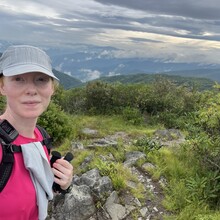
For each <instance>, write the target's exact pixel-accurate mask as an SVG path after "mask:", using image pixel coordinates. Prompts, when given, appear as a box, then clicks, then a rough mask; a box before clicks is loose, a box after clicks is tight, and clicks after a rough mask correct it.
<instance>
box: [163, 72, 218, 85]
mask: <svg viewBox="0 0 220 220" xmlns="http://www.w3.org/2000/svg"><path fill="white" fill-rule="evenodd" d="M163 74H168V75H177V76H186V77H199V78H207V79H211V80H213V81H216V82H219V83H220V69H194V70H181V71H170V72H163Z"/></svg>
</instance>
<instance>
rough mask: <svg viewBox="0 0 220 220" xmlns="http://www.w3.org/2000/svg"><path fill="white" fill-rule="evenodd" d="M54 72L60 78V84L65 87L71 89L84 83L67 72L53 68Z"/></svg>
mask: <svg viewBox="0 0 220 220" xmlns="http://www.w3.org/2000/svg"><path fill="white" fill-rule="evenodd" d="M53 73H54V75H55V76H56V77H58V78H59V80H60V85H62V86H63V88H64V89H70V88H73V87H77V86H79V85H81V84H82V82H81V81H80V80H78V79H76V78H74V77H72V76H69V75H67V74H65V73H62V72H59V71H57V70H55V69H53Z"/></svg>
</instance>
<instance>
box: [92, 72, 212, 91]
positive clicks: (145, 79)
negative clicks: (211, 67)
mask: <svg viewBox="0 0 220 220" xmlns="http://www.w3.org/2000/svg"><path fill="white" fill-rule="evenodd" d="M158 77H164V78H166V79H168V80H170V81H172V82H174V83H175V84H176V85H183V84H185V85H186V86H189V87H191V86H197V87H198V88H199V89H200V90H209V89H212V86H213V85H214V81H212V80H210V79H206V78H197V77H183V76H176V75H167V74H144V73H140V74H134V75H119V76H111V77H101V78H99V79H98V80H100V81H104V82H108V83H114V82H120V83H123V84H128V83H152V82H154V81H155V80H156V79H157V78H158ZM94 81H95V80H94Z"/></svg>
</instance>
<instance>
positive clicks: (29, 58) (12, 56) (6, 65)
mask: <svg viewBox="0 0 220 220" xmlns="http://www.w3.org/2000/svg"><path fill="white" fill-rule="evenodd" d="M31 72H41V73H44V74H46V75H48V76H51V77H52V78H54V79H56V80H59V79H58V78H57V77H56V76H55V75H54V73H53V71H52V66H51V60H50V57H49V56H48V55H47V54H46V53H45V52H44V51H43V50H41V49H39V48H38V47H33V46H29V45H16V46H10V47H8V49H6V50H5V51H4V53H3V54H2V56H1V58H0V73H1V74H3V75H4V76H15V75H20V74H23V73H31Z"/></svg>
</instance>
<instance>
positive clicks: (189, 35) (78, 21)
mask: <svg viewBox="0 0 220 220" xmlns="http://www.w3.org/2000/svg"><path fill="white" fill-rule="evenodd" d="M219 11H220V2H219V1H217V0H209V1H207V0H200V1H191V0H185V1H180V0H167V1H164V0H136V1H131V0H120V1H118V0H108V1H104V0H96V1H93V0H83V1H80V0H75V1H72V0H65V1H58V0H47V1H43V0H36V1H28V0H19V1H14V0H7V1H1V2H0V19H1V22H0V29H1V30H2V31H1V35H0V40H9V41H19V42H25V43H33V44H41V45H44V46H52V45H54V46H60V47H62V46H65V47H70V46H71V45H74V44H92V45H98V46H112V47H115V48H118V49H119V50H118V51H117V52H115V53H114V55H115V56H122V57H123V56H128V57H130V56H141V57H145V56H146V57H150V56H152V57H156V58H159V59H168V60H169V59H171V60H175V61H187V60H191V61H192V60H193V61H199V60H200V62H217V63H219V62H220V61H218V59H217V57H219V55H220V52H219V49H218V48H220V42H219V41H220V13H219ZM145 51H147V53H146V52H145Z"/></svg>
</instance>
